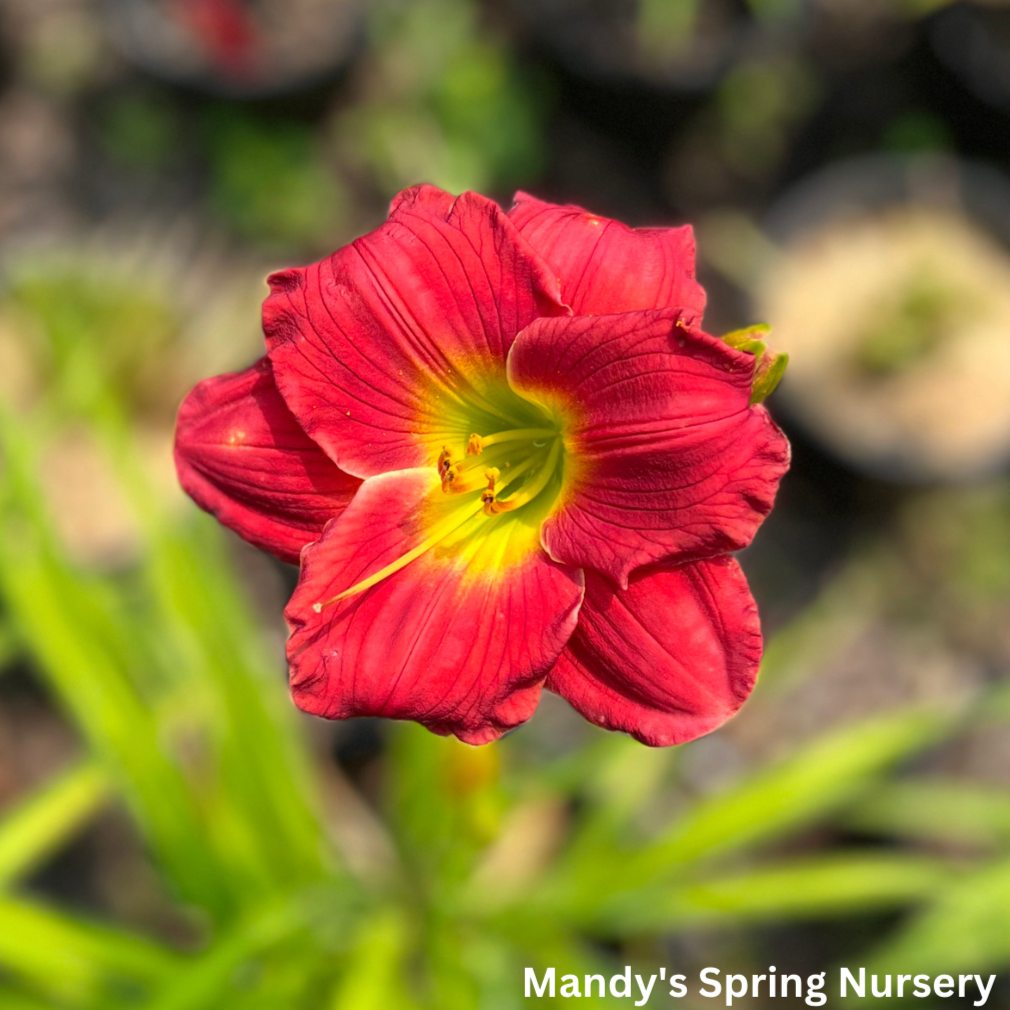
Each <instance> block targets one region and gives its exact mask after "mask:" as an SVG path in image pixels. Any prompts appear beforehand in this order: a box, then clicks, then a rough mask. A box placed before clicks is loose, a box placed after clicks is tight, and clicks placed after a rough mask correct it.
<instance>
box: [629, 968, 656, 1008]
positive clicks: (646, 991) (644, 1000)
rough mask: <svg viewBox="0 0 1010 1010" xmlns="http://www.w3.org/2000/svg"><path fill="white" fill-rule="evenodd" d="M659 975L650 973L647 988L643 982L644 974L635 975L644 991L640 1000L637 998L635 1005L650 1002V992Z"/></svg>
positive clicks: (640, 988)
mask: <svg viewBox="0 0 1010 1010" xmlns="http://www.w3.org/2000/svg"><path fill="white" fill-rule="evenodd" d="M658 977H659V976H658V975H650V976H649V987H648V988H646V987H645V986H644V985H643V984H642V976H641V975H636V976H635V981H636V982H637V983H638V988H639V990H640V991H641V993H642V998H641V999H640V1000H635V1006H645V1004H646V1003H648V1002H649V994H650V993H651V992H652V987H653V986H654V985H655V984H656V979H657V978H658Z"/></svg>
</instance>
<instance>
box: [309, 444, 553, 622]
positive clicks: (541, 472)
mask: <svg viewBox="0 0 1010 1010" xmlns="http://www.w3.org/2000/svg"><path fill="white" fill-rule="evenodd" d="M541 438H542V439H545V440H546V439H548V438H553V441H552V442H551V447H550V449H549V450H547V454H546V458H545V457H544V453H543V452H542V451H540V450H541V449H542V448H543V447H544V446H545V445H546V442H542V443H540V442H538V439H541ZM475 439H476V440H477V442H478V443H482V444H479V448H480V450H481V452H483V447H484V446H489V445H497V444H502V445H504V444H508V443H512V442H520V441H525V442H531V443H532V445H533V446H534V447H535V449H534V451H531V452H528V454H527V456H526V458H525V459H523V460H521V462H519V463H517V464H516V465H515V466H511V465H510V464H509V462H507V461H503V465H504V467H505V468H506V472H505V476H504V477H503V476H502V470H501V469H499V467H497V466H489V467H482V468H481V470H482V471H483V477H482V478H478V476H477V473H476V471H477V467H476V466H473V467H470V468H464V467H463V466H462V465H461V464H458V463H454V462H453V459H452V453H451V451H450V450H449V447H448V446H443V448H442V452H441V454H440V455H439V457H438V462H437V464H436V468H437V472H438V475H439V479H440V480H441V482H442V490H443V491H444V492H446V493H447V494H464V493H468V492H471V491H477V490H480V489H481V488H483V490H481V494H480V497H479V498H477V499H476V500H474V501H470V502H467V503H466V504H465V505H463V506H461V507H460V508H459V509H456V510H455V511H453V512H452V513H450V514H449V515H448V516H446V517H445V518H444V519H443V520H442V521H441V522H439V523H436V524H435V526H434V527H433V528H432V530H431V533H430V535H429V536H427V537H425V539H424V540H422V541H421V542H420V543H419V544H418V545H417V546H416V547H413V548H411V549H410V550H409V551H407V552H406V553H405V554H403V555H401V556H400V557H398V558H397V559H396V560H395V561H392V562H390V563H389V564H388V565H385V566H384V567H383V568H380V569H379V570H378V571H377V572H375V573H373V574H372V575H369V576H368V577H367V578H365V579H362V580H361V581H360V582H357V583H355V584H354V585H353V586H351V587H350V588H349V589H345V590H344V591H343V592H342V593H338V594H337V595H336V596H332V597H330V598H329V599H328V600H323V601H321V602H319V603H314V604H313V606H312V609H313V610H315V612H316V613H317V614H318V613H320V612H321V611H322V610H323V608H324V607H329V606H331V605H332V604H334V603H339V602H341V601H342V600H346V599H347V598H348V597H350V596H355V595H357V594H358V593H363V592H364V591H365V590H366V589H370V588H371V587H372V586H374V585H377V584H378V583H379V582H382V581H383V579H387V578H389V576H390V575H393V574H395V573H396V572H398V571H400V570H401V569H402V568H405V567H406V566H407V565H409V564H410V563H411V562H412V561H415V560H416V559H417V558H419V557H420V556H421V555H422V554H424V553H426V552H427V551H429V550H431V549H432V548H433V547H435V546H436V545H437V544H439V543H440V542H441V541H443V540H445V539H446V538H447V537H449V536H451V535H452V534H453V533H455V532H456V531H457V530H459V529H460V527H462V526H464V525H465V524H466V523H468V522H469V521H470V520H471V519H473V518H474V517H475V516H477V515H479V514H480V513H481V512H483V513H484V515H485V516H486V517H488V518H493V517H494V516H496V515H499V514H501V513H504V512H512V511H514V510H515V509H518V508H521V507H522V506H523V505H526V504H527V503H529V502H531V501H533V499H534V498H536V497H537V496H538V495H539V494H540V493H541V492H542V491H543V490H544V489H545V488H546V487H547V485H548V484H549V483H550V480H551V478H552V477H553V476H554V474H555V472H556V471H557V468H558V463H559V461H560V459H561V448H562V440H561V438H560V436H559V435H558V433H557V431H555V430H553V429H550V428H514V429H511V430H509V431H500V432H496V433H495V434H493V435H489V436H488V437H487V438H484V439H481V438H480V437H479V436H471V441H470V445H468V447H467V449H468V452H469V449H470V447H471V446H472V445H473V443H474V440H475ZM478 454H479V453H478ZM503 454H504V451H503V450H501V449H499V451H498V453H496V454H495V455H498V456H499V457H500V456H502V455H503ZM471 455H473V453H471ZM534 467H537V470H536V472H535V474H534V475H533V477H532V479H531V480H529V481H528V482H527V483H526V484H525V485H524V486H523V487H521V488H520V489H519V490H518V491H517V492H515V493H514V494H513V495H512V496H511V497H509V498H506V499H504V500H499V499H498V498H497V497H496V496H497V495H498V494H499V493H500V492H501V491H502V490H504V489H505V488H506V487H507V486H508V485H509V484H512V483H514V482H515V481H516V480H518V479H519V478H520V477H522V476H523V475H524V474H526V473H527V472H528V471H530V470H531V469H533V468H534Z"/></svg>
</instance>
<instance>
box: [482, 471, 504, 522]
mask: <svg viewBox="0 0 1010 1010" xmlns="http://www.w3.org/2000/svg"><path fill="white" fill-rule="evenodd" d="M484 476H485V477H486V478H487V488H485V490H484V491H482V492H481V495H480V500H481V503H482V504H483V506H484V515H486V516H491V515H494V514H495V513H494V512H492V511H491V506H492V505H493V504H494V496H495V481H496V480H497V479H498V478H499V477H500V476H501V470H499V469H498V467H496V466H492V467H490V468H489V469H487V470H485V471H484Z"/></svg>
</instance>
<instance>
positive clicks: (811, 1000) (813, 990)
mask: <svg viewBox="0 0 1010 1010" xmlns="http://www.w3.org/2000/svg"><path fill="white" fill-rule="evenodd" d="M860 970H862V969H860ZM827 975H828V973H827V972H825V971H822V972H819V973H818V974H817V975H808V976H807V995H806V999H804V1000H803V1002H804V1003H806V1005H807V1006H824V1004H825V1003H827V1001H828V997H827V996H826V995H825V994H824V993H823V992H821V990H822V989H823V988H824V982H825V980H826V979H827Z"/></svg>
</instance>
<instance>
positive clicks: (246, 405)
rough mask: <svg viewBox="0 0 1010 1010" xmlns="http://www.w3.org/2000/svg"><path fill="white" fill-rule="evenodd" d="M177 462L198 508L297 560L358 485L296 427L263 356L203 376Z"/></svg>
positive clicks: (178, 440) (183, 425) (184, 417)
mask: <svg viewBox="0 0 1010 1010" xmlns="http://www.w3.org/2000/svg"><path fill="white" fill-rule="evenodd" d="M175 465H176V469H177V470H178V472H179V482H180V483H181V484H182V486H183V489H184V490H185V491H186V493H187V494H188V495H189V496H190V497H191V498H192V499H193V500H194V501H195V502H196V503H197V505H199V506H200V508H202V509H206V510H207V511H208V512H210V513H211V514H213V515H215V516H217V518H218V519H219V520H220V521H221V522H222V523H224V525H225V526H228V527H230V528H231V529H233V530H234V531H235V532H236V533H238V534H239V536H241V537H244V538H245V539H246V540H248V541H249V542H250V543H252V544H255V545H256V546H257V547H261V548H263V550H266V551H270V552H271V553H272V554H276V555H277V556H278V557H279V558H282V559H283V560H285V561H291V562H293V563H295V564H297V563H298V556H299V554H300V552H301V549H302V548H303V547H304V546H305V545H306V544H308V543H311V542H312V541H313V540H317V539H319V536H320V535H321V534H322V531H323V527H324V526H325V525H326V524H327V523H328V522H329V521H330V520H331V519H333V518H334V517H335V516H338V515H340V513H341V512H342V511H343V510H344V508H345V507H346V506H347V503H348V502H349V501H350V500H351V498H352V497H353V495H354V492H355V491H356V490H357V488H358V486H359V485H360V484H361V481H359V480H357V478H355V477H349V476H348V475H347V474H345V473H343V472H341V471H340V470H339V469H337V467H336V466H334V465H333V463H332V462H331V461H330V460H329V458H328V457H327V456H326V454H325V453H324V452H323V451H322V450H321V449H320V448H319V446H317V445H316V444H315V443H314V442H313V441H312V440H311V439H310V438H309V437H308V436H307V435H306V434H305V432H304V431H302V429H301V428H300V427H299V426H298V423H297V421H295V419H294V417H293V416H292V414H291V411H289V410H288V408H287V407H286V406H285V405H284V401H283V400H282V399H281V396H280V393H278V392H277V387H276V386H275V385H274V381H273V376H272V375H271V372H270V364H269V362H267V360H266V359H265V358H264V359H262V360H260V361H258V362H257V363H256V364H255V365H253V366H252V368H249V369H247V370H246V371H244V372H235V373H233V374H231V375H218V376H216V377H215V378H213V379H206V380H205V381H204V382H201V383H200V384H199V385H198V386H197V387H196V388H195V389H194V390H193V391H192V392H191V393H190V394H189V396H187V397H186V400H185V401H184V402H183V405H182V407H181V408H180V410H179V420H178V423H177V425H176V431H175Z"/></svg>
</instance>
